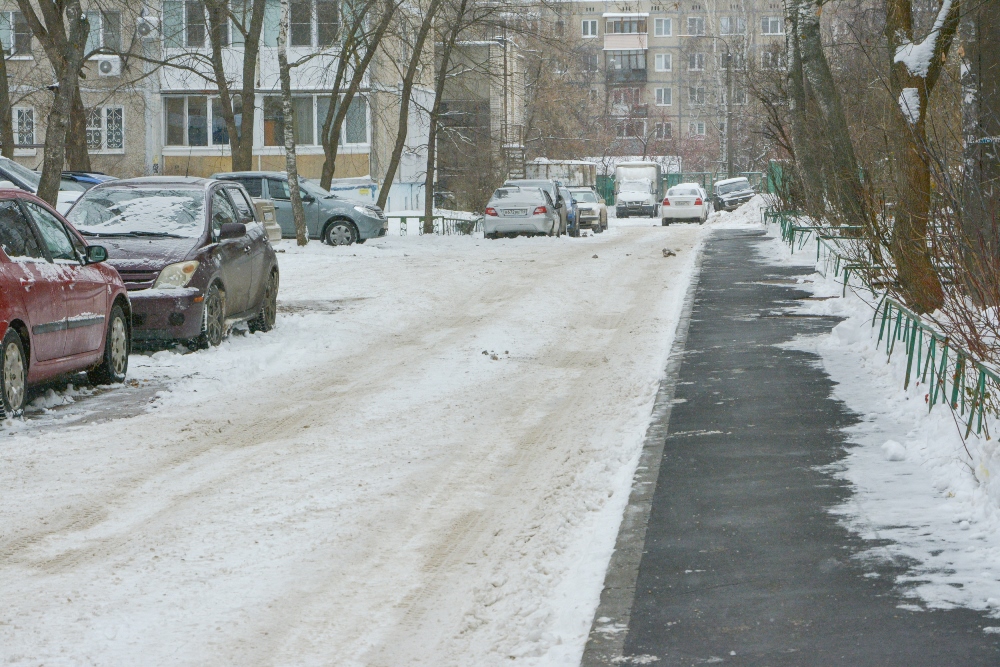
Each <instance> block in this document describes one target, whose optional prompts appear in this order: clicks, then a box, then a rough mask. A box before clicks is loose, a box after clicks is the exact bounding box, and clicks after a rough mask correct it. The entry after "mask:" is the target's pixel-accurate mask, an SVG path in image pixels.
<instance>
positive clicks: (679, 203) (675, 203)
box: [673, 199, 691, 206]
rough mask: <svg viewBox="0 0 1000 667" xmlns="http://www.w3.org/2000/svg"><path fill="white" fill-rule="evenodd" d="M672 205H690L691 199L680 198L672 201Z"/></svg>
mask: <svg viewBox="0 0 1000 667" xmlns="http://www.w3.org/2000/svg"><path fill="white" fill-rule="evenodd" d="M673 205H674V206H690V205H691V200H690V199H681V200H678V201H675V202H673Z"/></svg>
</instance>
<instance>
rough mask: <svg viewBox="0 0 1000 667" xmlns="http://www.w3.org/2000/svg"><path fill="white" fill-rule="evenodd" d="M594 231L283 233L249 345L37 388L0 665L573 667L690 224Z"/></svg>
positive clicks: (14, 494) (15, 492) (678, 301)
mask: <svg viewBox="0 0 1000 667" xmlns="http://www.w3.org/2000/svg"><path fill="white" fill-rule="evenodd" d="M623 222H627V223H628V224H627V225H617V221H615V220H614V219H612V220H611V224H612V228H611V230H610V231H609V232H607V233H605V234H601V235H597V236H590V237H587V238H580V239H568V238H565V237H564V238H562V239H549V238H542V239H510V240H501V241H485V240H484V239H482V238H481V237H460V236H452V237H431V236H410V237H405V238H398V237H397V238H392V237H387V238H383V239H378V240H372V241H369V242H368V243H366V244H365V245H363V246H352V247H350V248H331V247H329V246H324V245H320V244H318V243H310V244H309V245H308V246H306V247H305V248H304V249H299V248H296V247H295V246H292V245H289V244H287V243H282V244H280V249H281V250H283V252H280V253H279V264H280V268H281V271H282V274H281V290H280V300H279V320H278V324H277V327H276V328H275V330H274V331H272V332H270V333H268V334H253V335H251V334H249V333H247V332H245V331H238V332H235V333H234V334H233V335H232V336H231V337H230V338H229V339H228V340H227V341H226V342H224V344H223V345H222V346H220V347H219V348H217V349H213V350H206V351H199V352H196V353H188V352H186V351H184V350H172V349H171V350H164V351H159V352H155V353H145V354H135V355H133V356H132V358H131V360H130V374H129V376H130V384H128V385H126V386H123V387H117V388H112V389H108V388H94V389H88V390H86V391H84V390H82V389H78V388H76V387H74V386H73V385H70V386H68V387H65V388H64V389H62V390H59V389H50V390H47V391H45V392H43V393H42V394H41V395H40V396H39V397H38V398H36V399H35V400H36V404H35V406H34V407H33V410H32V411H31V413H30V415H31V416H30V417H29V418H28V419H27V420H25V421H16V422H8V423H7V424H6V425H5V430H6V435H3V436H0V462H2V465H0V489H2V491H0V601H2V605H0V662H3V663H4V664H9V665H38V664H52V665H56V664H59V665H62V664H65V665H84V664H98V665H128V664H132V665H136V664H148V665H161V664H170V665H319V664H323V665H327V664H336V665H346V666H351V665H387V666H396V665H407V666H410V665H434V666H448V665H462V666H465V665H477V666H490V665H507V664H519V665H546V666H547V665H571V664H573V665H575V664H577V663H578V661H579V658H580V655H581V654H582V651H583V645H584V642H585V640H586V636H587V633H588V631H589V629H590V624H591V621H592V618H593V612H594V609H595V608H596V605H597V602H598V598H599V595H600V590H601V586H602V583H603V578H604V571H605V568H606V566H607V563H608V559H609V557H610V554H611V551H612V548H613V545H614V540H615V536H616V534H617V530H618V525H619V522H620V520H621V515H622V511H623V509H624V507H625V504H626V503H627V500H628V492H629V488H630V485H631V479H632V475H633V472H634V469H635V466H636V465H637V461H638V456H639V452H640V449H641V444H642V437H643V434H644V432H645V429H646V426H647V424H648V420H649V415H650V409H651V406H652V402H653V399H654V396H655V392H656V388H657V382H658V379H659V377H660V375H661V373H662V370H663V368H664V365H665V362H666V358H667V354H668V351H669V349H670V345H671V342H672V336H673V330H674V327H675V325H676V322H677V318H678V315H679V312H680V308H681V305H682V301H683V296H684V294H685V292H686V290H687V286H688V283H689V281H690V280H691V278H692V274H693V271H694V267H695V266H696V263H695V258H696V254H697V252H698V248H699V247H700V243H701V239H702V237H703V235H704V234H705V232H706V231H707V230H708V228H709V227H710V225H706V226H699V225H675V226H671V227H669V228H662V227H660V226H659V224H658V221H653V220H646V221H637V220H629V221H623ZM664 248H669V249H671V250H674V251H676V252H677V256H676V257H670V258H665V257H664V256H663V253H662V250H663V249H664Z"/></svg>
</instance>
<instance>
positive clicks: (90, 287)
mask: <svg viewBox="0 0 1000 667" xmlns="http://www.w3.org/2000/svg"><path fill="white" fill-rule="evenodd" d="M0 250H2V251H3V252H2V253H0V293H2V294H3V298H0V332H2V336H3V338H2V342H0V403H2V405H3V411H4V414H5V415H6V416H7V417H16V416H18V415H20V414H21V412H22V411H23V410H24V404H25V401H26V399H27V390H28V388H29V387H31V386H32V385H36V384H38V383H40V382H44V381H45V380H49V379H51V378H53V377H56V376H58V375H63V374H66V373H75V372H79V371H87V374H88V375H89V376H90V379H91V381H92V382H95V383H107V382H124V381H125V373H126V372H127V370H128V355H129V329H130V307H129V300H128V297H127V295H126V291H125V285H124V284H123V283H122V279H121V277H120V276H119V275H118V272H117V271H115V270H114V269H113V268H112V267H110V266H108V265H106V264H103V263H102V262H104V260H105V259H106V258H107V251H106V250H105V249H104V248H103V247H101V246H98V245H88V243H87V241H86V240H85V239H84V238H83V237H82V236H80V235H79V234H78V233H77V232H76V230H74V229H73V228H72V226H70V225H69V224H67V223H66V220H65V219H64V218H63V217H62V216H61V215H59V213H57V212H56V211H54V210H53V209H52V208H50V207H49V205H48V204H46V203H45V202H43V201H42V200H41V199H39V198H37V197H35V196H34V195H31V194H28V193H26V192H23V191H21V190H0Z"/></svg>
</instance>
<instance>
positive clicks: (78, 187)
mask: <svg viewBox="0 0 1000 667" xmlns="http://www.w3.org/2000/svg"><path fill="white" fill-rule="evenodd" d="M59 189H60V190H62V191H63V192H86V191H87V190H89V189H90V188H88V187H87V186H86V185H84V184H83V183H80V182H79V181H74V180H71V179H69V178H64V179H62V180H61V181H59Z"/></svg>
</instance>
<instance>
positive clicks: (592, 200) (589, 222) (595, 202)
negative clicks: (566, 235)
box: [569, 188, 608, 236]
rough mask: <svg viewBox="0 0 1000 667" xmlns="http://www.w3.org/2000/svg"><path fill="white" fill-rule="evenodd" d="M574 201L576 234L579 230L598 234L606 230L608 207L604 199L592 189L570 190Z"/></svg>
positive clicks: (577, 234)
mask: <svg viewBox="0 0 1000 667" xmlns="http://www.w3.org/2000/svg"><path fill="white" fill-rule="evenodd" d="M569 191H570V192H572V193H573V199H575V200H576V223H577V224H576V234H574V236H579V234H580V230H581V229H590V230H592V231H593V232H594V233H595V234H600V233H601V232H603V231H606V230H607V229H608V207H607V204H605V202H604V199H603V198H601V196H600V195H598V194H597V192H596V191H595V190H594V189H593V188H570V189H569Z"/></svg>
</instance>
